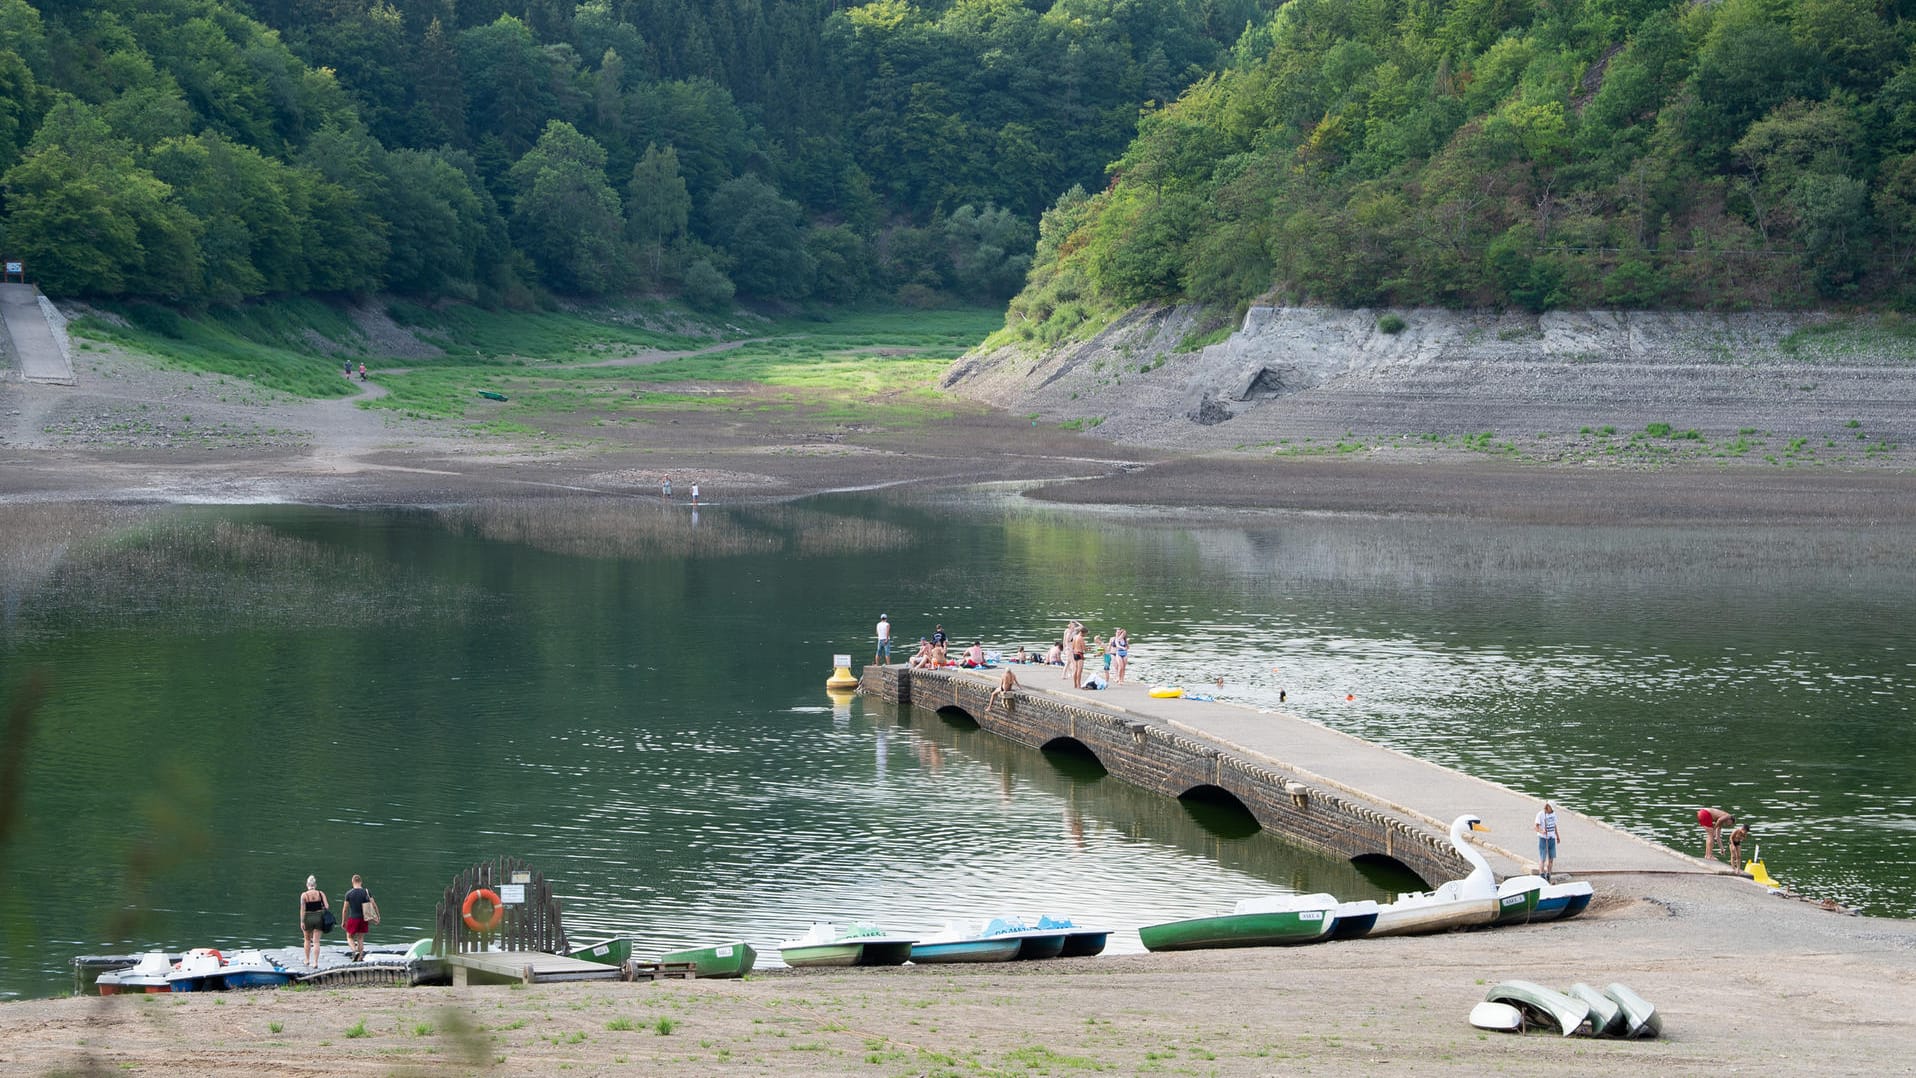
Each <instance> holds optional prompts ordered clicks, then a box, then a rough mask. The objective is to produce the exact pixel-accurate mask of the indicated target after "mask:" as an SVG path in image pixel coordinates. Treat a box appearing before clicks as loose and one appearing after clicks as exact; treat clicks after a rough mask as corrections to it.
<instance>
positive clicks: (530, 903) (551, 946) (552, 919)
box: [432, 857, 571, 955]
mask: <svg viewBox="0 0 1916 1078" xmlns="http://www.w3.org/2000/svg"><path fill="white" fill-rule="evenodd" d="M516 876H517V877H523V878H524V880H525V883H524V885H523V886H524V887H525V901H524V902H523V903H517V904H513V905H507V906H505V907H503V916H502V917H501V919H500V922H499V927H498V928H497V929H494V930H493V931H491V932H484V933H482V932H479V931H477V930H475V929H473V928H472V927H471V926H470V925H468V924H466V922H465V918H464V917H463V916H462V910H463V908H464V906H465V902H466V896H467V895H469V894H471V893H472V892H474V891H477V890H479V889H481V888H484V889H485V890H488V891H491V892H492V893H494V894H501V893H502V892H501V888H502V887H506V886H510V885H511V884H512V882H513V880H514V878H515V877H516ZM475 912H476V911H475ZM432 940H433V953H435V954H442V955H443V954H458V953H460V952H462V951H483V950H486V949H488V948H490V947H494V946H496V947H499V948H501V949H503V950H507V951H544V952H546V953H547V954H566V953H568V952H569V951H570V950H571V948H570V947H569V946H568V945H567V943H566V937H565V926H564V925H563V924H562V923H561V922H560V919H559V900H558V899H557V898H554V897H553V895H552V885H551V884H550V883H548V882H546V878H545V874H544V873H542V872H538V871H536V870H534V869H533V868H532V867H531V866H529V865H527V864H526V863H525V862H524V861H522V860H520V859H519V858H517V857H501V858H499V860H498V861H496V862H491V861H481V862H480V863H478V864H476V865H474V866H472V867H471V868H469V869H467V870H465V871H464V872H461V873H460V874H459V875H457V876H454V877H453V879H452V883H451V884H450V885H448V886H447V887H446V895H445V897H444V898H443V899H441V900H440V902H439V909H438V911H437V913H436V914H435V916H434V918H433V933H432Z"/></svg>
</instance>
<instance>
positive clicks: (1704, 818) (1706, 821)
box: [1696, 809, 1716, 827]
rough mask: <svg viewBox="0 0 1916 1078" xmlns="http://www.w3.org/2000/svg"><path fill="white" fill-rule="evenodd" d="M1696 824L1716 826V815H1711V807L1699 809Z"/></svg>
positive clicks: (1699, 825)
mask: <svg viewBox="0 0 1916 1078" xmlns="http://www.w3.org/2000/svg"><path fill="white" fill-rule="evenodd" d="M1696 825H1697V826H1698V827H1714V826H1715V825H1716V817H1715V816H1712V815H1710V810H1709V809H1697V810H1696Z"/></svg>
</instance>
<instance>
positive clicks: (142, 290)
mask: <svg viewBox="0 0 1916 1078" xmlns="http://www.w3.org/2000/svg"><path fill="white" fill-rule="evenodd" d="M1275 6H1276V5H1275V0H1058V2H1055V3H1045V2H1040V0H959V2H955V3H954V2H940V0H929V2H924V3H915V4H907V3H904V2H901V0H878V2H875V3H870V4H865V5H863V6H856V7H847V6H845V5H844V4H842V3H840V2H838V0H588V2H586V3H573V2H571V0H523V2H521V0H509V2H508V0H465V2H462V3H457V4H455V3H453V2H451V0H397V2H388V0H317V2H305V0H299V2H295V0H256V2H255V3H253V4H251V5H249V4H247V3H246V2H245V0H88V2H65V0H41V2H40V3H38V4H34V3H29V2H28V0H0V250H4V251H5V252H6V253H7V254H9V255H10V256H16V257H24V258H25V259H26V260H27V261H28V262H29V264H30V266H31V268H32V272H33V273H34V275H35V276H36V278H37V279H38V280H39V281H40V282H41V283H42V285H43V286H44V287H45V288H46V289H47V290H48V291H50V292H53V293H55V294H59V295H91V296H157V297H164V298H167V299H171V300H178V301H185V302H187V303H189V304H196V303H206V302H233V301H238V300H243V299H246V298H248V297H253V296H260V295H267V294H293V293H366V292H371V291H376V290H387V291H393V292H399V293H405V294H411V295H418V296H427V297H438V296H454V297H464V298H473V299H479V300H483V301H487V302H501V301H503V302H524V301H527V300H530V299H531V298H533V297H534V295H535V294H536V291H537V290H539V289H547V290H551V291H554V292H559V293H567V294H584V295H594V294H603V293H608V292H614V291H619V290H625V289H631V288H659V287H665V288H677V289H682V290H683V292H684V293H685V295H686V297H687V298H688V299H690V300H692V301H693V302H695V303H697V304H700V305H704V306H708V307H719V306H723V305H724V304H726V303H727V302H728V301H729V300H730V299H731V298H732V296H733V294H734V292H735V291H736V293H738V294H741V295H747V296H756V297H766V298H776V299H781V300H801V299H807V298H818V299H821V300H825V301H850V300H857V299H863V298H867V297H883V298H887V299H893V300H902V301H905V302H921V303H931V302H939V301H941V300H944V299H948V298H952V297H961V298H965V299H970V300H973V301H980V300H993V299H996V300H1002V299H1003V298H1005V297H1007V296H1009V295H1011V294H1012V293H1013V292H1014V291H1015V290H1016V289H1017V288H1018V287H1019V286H1020V285H1021V284H1022V283H1023V281H1024V278H1025V273H1026V270H1027V268H1028V265H1029V256H1030V251H1031V247H1032V243H1033V240H1034V238H1035V229H1034V227H1033V226H1034V225H1035V223H1036V219H1037V216H1038V214H1039V212H1040V211H1041V210H1042V209H1043V207H1045V206H1046V205H1049V204H1050V203H1051V202H1052V201H1053V200H1054V199H1055V198H1056V197H1057V195H1058V193H1059V192H1060V191H1063V190H1066V189H1067V188H1070V187H1071V186H1073V185H1074V184H1082V185H1086V186H1089V187H1092V188H1096V187H1098V186H1100V185H1101V184H1102V182H1103V177H1104V174H1105V169H1106V166H1107V165H1108V164H1109V163H1110V161H1111V160H1112V159H1114V158H1115V157H1116V156H1117V155H1118V154H1119V153H1121V152H1122V151H1123V148H1124V146H1125V144H1126V143H1127V141H1128V140H1129V139H1130V138H1131V137H1132V135H1133V134H1134V133H1135V131H1136V122H1137V115H1138V110H1139V108H1140V106H1142V105H1144V104H1145V103H1146V102H1151V101H1159V102H1161V101H1164V100H1169V99H1171V98H1174V97H1175V96H1176V95H1177V94H1178V93H1179V92H1181V91H1182V90H1183V88H1184V87H1186V86H1188V85H1190V84H1191V83H1192V82H1193V81H1194V80H1197V79H1199V78H1202V77H1203V76H1204V75H1205V74H1206V73H1207V72H1210V71H1213V70H1215V69H1216V68H1217V67H1218V66H1219V65H1220V63H1221V61H1222V59H1223V57H1224V56H1225V54H1226V53H1227V51H1228V49H1229V48H1230V46H1231V45H1232V43H1234V42H1236V41H1237V40H1238V39H1239V37H1240V36H1241V35H1243V34H1244V32H1245V30H1246V28H1247V26H1250V25H1253V24H1262V23H1264V22H1266V21H1267V20H1268V16H1269V13H1270V11H1271V10H1272V9H1274V7H1275Z"/></svg>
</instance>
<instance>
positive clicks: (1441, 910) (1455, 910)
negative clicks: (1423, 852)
mask: <svg viewBox="0 0 1916 1078" xmlns="http://www.w3.org/2000/svg"><path fill="white" fill-rule="evenodd" d="M1488 830H1490V829H1489V828H1488V827H1485V826H1484V822H1483V820H1482V819H1480V818H1479V817H1477V816H1474V815H1471V814H1470V813H1465V814H1464V815H1462V816H1459V817H1457V818H1456V819H1455V820H1452V821H1451V823H1450V845H1451V847H1452V848H1454V849H1455V850H1456V851H1457V855H1458V856H1459V857H1462V858H1463V859H1464V860H1465V861H1467V862H1469V864H1470V866H1471V871H1470V875H1468V876H1465V877H1464V878H1463V879H1461V880H1451V881H1449V882H1448V883H1445V884H1444V885H1442V886H1441V887H1438V888H1437V889H1436V890H1435V891H1420V892H1417V893H1415V894H1403V895H1398V896H1397V901H1395V902H1390V903H1386V904H1384V905H1381V906H1379V907H1378V908H1377V923H1376V924H1375V925H1373V926H1372V927H1371V930H1370V933H1369V936H1368V937H1367V938H1376V937H1380V936H1419V935H1424V934H1427V933H1431V932H1449V931H1451V930H1452V929H1457V928H1474V927H1476V926H1478V925H1487V924H1491V923H1493V922H1495V921H1496V920H1497V918H1498V916H1499V915H1500V914H1501V913H1502V912H1503V909H1504V905H1503V902H1502V900H1501V898H1500V897H1499V895H1498V893H1497V877H1496V875H1495V873H1493V872H1491V870H1490V862H1488V861H1486V860H1484V855H1483V854H1480V853H1478V852H1477V851H1476V850H1475V849H1474V848H1472V847H1471V846H1470V845H1469V844H1468V843H1466V842H1465V841H1464V833H1465V832H1467V831H1488ZM1517 901H1518V902H1519V903H1528V904H1529V905H1530V906H1534V905H1535V904H1536V902H1535V899H1534V897H1529V898H1526V897H1523V896H1521V895H1519V896H1518V898H1517ZM1527 909H1528V906H1526V912H1527Z"/></svg>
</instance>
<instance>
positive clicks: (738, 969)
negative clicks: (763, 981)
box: [659, 943, 758, 980]
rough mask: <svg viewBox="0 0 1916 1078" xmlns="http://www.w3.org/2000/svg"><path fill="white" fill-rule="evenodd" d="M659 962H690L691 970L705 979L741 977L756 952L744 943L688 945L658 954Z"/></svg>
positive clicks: (750, 964) (755, 958)
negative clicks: (682, 948) (677, 949)
mask: <svg viewBox="0 0 1916 1078" xmlns="http://www.w3.org/2000/svg"><path fill="white" fill-rule="evenodd" d="M659 961H661V962H690V963H692V972H693V973H695V974H697V975H698V976H700V977H703V978H705V979H707V980H713V979H725V978H730V977H743V976H745V975H746V974H748V973H750V972H752V965H753V964H754V963H755V962H757V961H758V952H757V951H754V950H752V948H751V946H750V945H748V944H745V943H721V944H717V945H715V946H712V947H688V948H686V949H685V950H682V951H671V952H668V953H666V954H663V955H660V956H659Z"/></svg>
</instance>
